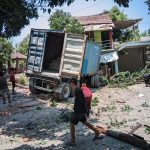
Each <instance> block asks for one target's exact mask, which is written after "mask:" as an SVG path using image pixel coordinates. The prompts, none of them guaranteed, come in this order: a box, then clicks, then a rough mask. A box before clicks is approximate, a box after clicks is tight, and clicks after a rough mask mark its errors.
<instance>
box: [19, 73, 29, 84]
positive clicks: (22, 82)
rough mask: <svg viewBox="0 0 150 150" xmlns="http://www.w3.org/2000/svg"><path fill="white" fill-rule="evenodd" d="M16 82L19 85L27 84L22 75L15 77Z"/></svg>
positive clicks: (25, 78)
mask: <svg viewBox="0 0 150 150" xmlns="http://www.w3.org/2000/svg"><path fill="white" fill-rule="evenodd" d="M16 82H17V83H18V84H20V85H24V86H26V85H27V84H28V79H27V77H26V76H25V75H24V74H20V75H18V76H17V77H16Z"/></svg>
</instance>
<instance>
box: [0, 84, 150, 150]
mask: <svg viewBox="0 0 150 150" xmlns="http://www.w3.org/2000/svg"><path fill="white" fill-rule="evenodd" d="M92 91H93V97H95V99H97V100H98V103H96V102H95V106H93V107H92V114H91V116H90V119H89V121H90V122H91V123H93V124H94V125H99V126H102V127H107V128H109V129H111V130H115V131H121V132H125V133H128V132H129V131H130V130H131V129H132V128H133V127H134V126H136V125H137V123H142V125H144V124H146V125H150V87H145V85H144V84H137V85H134V86H130V87H128V88H123V89H121V88H109V87H103V88H100V89H96V90H95V89H92ZM16 92H17V93H16V95H14V96H13V95H11V98H12V103H11V104H6V105H4V104H3V102H2V99H1V98H0V150H30V149H32V150H63V149H64V150H76V149H78V150H138V149H139V148H136V147H134V146H132V145H129V144H127V143H124V142H120V141H118V140H115V139H113V138H111V137H108V136H104V138H103V139H102V140H96V141H93V140H92V139H93V137H94V133H93V132H92V131H90V130H89V129H87V128H86V127H85V126H83V125H82V124H81V123H79V124H78V125H77V126H76V138H77V146H76V147H66V145H65V142H67V141H68V140H69V138H70V134H69V122H63V121H62V120H61V119H60V118H59V115H60V113H61V112H62V110H63V109H66V108H71V107H72V103H73V98H72V99H69V100H68V101H67V102H59V103H57V106H55V107H51V106H50V102H49V100H47V101H46V100H42V99H43V98H42V99H41V98H39V97H37V96H35V95H34V96H33V95H30V93H29V91H28V89H21V88H17V89H16ZM41 97H42V96H41ZM43 97H44V99H45V98H46V95H43ZM135 134H137V135H139V136H142V137H144V138H145V139H146V140H147V141H148V142H149V143H150V134H148V131H147V130H146V128H145V127H144V126H142V127H141V128H140V129H138V130H137V131H136V132H135Z"/></svg>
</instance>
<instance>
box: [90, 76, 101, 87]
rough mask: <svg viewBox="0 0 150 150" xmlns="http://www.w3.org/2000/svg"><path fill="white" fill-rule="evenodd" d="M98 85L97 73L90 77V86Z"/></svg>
mask: <svg viewBox="0 0 150 150" xmlns="http://www.w3.org/2000/svg"><path fill="white" fill-rule="evenodd" d="M99 86H100V77H99V75H95V76H92V77H91V87H92V88H98V87H99Z"/></svg>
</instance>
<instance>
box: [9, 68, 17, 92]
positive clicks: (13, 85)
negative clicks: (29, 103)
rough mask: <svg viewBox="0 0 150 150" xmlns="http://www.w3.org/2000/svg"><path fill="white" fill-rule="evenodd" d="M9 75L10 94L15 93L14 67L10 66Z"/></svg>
mask: <svg viewBox="0 0 150 150" xmlns="http://www.w3.org/2000/svg"><path fill="white" fill-rule="evenodd" d="M9 75H10V82H11V83H12V94H15V85H16V79H15V69H14V68H11V70H10V74H9Z"/></svg>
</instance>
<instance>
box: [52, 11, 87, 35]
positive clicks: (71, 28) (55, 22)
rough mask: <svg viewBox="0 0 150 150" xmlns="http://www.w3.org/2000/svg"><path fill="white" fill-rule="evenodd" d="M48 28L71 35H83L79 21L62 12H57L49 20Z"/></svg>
mask: <svg viewBox="0 0 150 150" xmlns="http://www.w3.org/2000/svg"><path fill="white" fill-rule="evenodd" d="M49 22H50V28H51V29H54V30H61V31H66V32H71V33H78V34H79V33H80V34H81V33H83V31H84V30H83V27H82V25H81V24H80V23H79V21H78V20H77V19H75V18H73V17H72V16H71V14H70V13H67V12H64V11H63V10H57V11H56V12H55V13H54V14H53V15H52V16H50V18H49Z"/></svg>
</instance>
